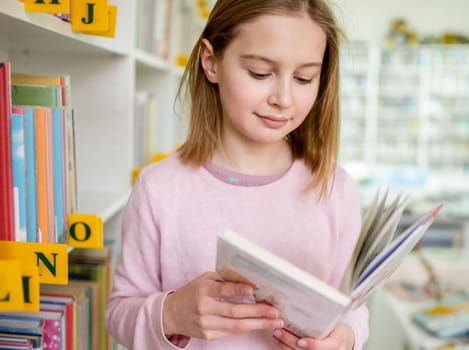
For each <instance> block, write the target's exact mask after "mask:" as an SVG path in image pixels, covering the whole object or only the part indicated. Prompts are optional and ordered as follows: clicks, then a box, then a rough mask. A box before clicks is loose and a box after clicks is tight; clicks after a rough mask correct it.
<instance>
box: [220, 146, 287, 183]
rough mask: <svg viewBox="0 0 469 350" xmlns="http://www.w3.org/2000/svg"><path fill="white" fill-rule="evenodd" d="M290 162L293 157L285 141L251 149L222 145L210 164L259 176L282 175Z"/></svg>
mask: <svg viewBox="0 0 469 350" xmlns="http://www.w3.org/2000/svg"><path fill="white" fill-rule="evenodd" d="M292 162H293V157H292V154H291V149H290V145H289V144H288V142H287V141H282V142H280V143H278V144H276V145H272V144H270V145H268V146H266V147H251V148H249V147H245V148H240V147H226V146H224V145H223V144H222V145H221V146H220V147H218V148H217V149H216V150H215V152H214V154H213V157H212V163H213V164H214V165H216V166H218V167H220V168H224V169H227V170H231V171H234V172H237V173H240V174H246V175H260V176H270V175H278V174H283V173H285V172H286V171H287V170H288V169H289V168H290V166H291V164H292Z"/></svg>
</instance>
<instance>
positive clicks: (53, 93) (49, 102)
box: [11, 84, 62, 107]
mask: <svg viewBox="0 0 469 350" xmlns="http://www.w3.org/2000/svg"><path fill="white" fill-rule="evenodd" d="M11 101H12V105H14V106H43V107H62V89H61V87H60V86H45V85H15V84H13V85H12V86H11Z"/></svg>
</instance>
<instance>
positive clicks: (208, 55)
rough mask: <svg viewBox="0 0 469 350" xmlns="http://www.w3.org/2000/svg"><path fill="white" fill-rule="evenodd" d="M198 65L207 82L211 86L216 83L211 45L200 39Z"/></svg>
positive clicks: (215, 65)
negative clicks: (200, 66)
mask: <svg viewBox="0 0 469 350" xmlns="http://www.w3.org/2000/svg"><path fill="white" fill-rule="evenodd" d="M200 63H201V64H202V69H203V70H204V73H205V76H206V77H207V80H208V81H209V82H211V83H213V84H216V83H218V77H217V69H216V68H217V63H216V59H215V54H214V53H213V46H212V44H211V43H210V41H208V40H207V39H202V42H201V44H200Z"/></svg>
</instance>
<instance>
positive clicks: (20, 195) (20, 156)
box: [11, 108, 27, 242]
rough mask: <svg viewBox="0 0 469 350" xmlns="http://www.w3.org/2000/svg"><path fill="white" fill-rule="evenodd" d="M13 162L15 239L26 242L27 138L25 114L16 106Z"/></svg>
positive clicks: (12, 117) (12, 127) (12, 137)
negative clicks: (25, 133)
mask: <svg viewBox="0 0 469 350" xmlns="http://www.w3.org/2000/svg"><path fill="white" fill-rule="evenodd" d="M11 163H12V164H11V167H12V173H13V189H14V190H13V193H14V195H13V197H14V203H15V210H14V212H15V240H16V241H19V242H26V240H27V238H26V215H27V214H26V173H25V139H24V123H23V114H22V110H21V109H18V108H14V109H13V114H12V115H11Z"/></svg>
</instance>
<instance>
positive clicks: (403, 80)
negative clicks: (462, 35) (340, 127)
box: [341, 44, 469, 175]
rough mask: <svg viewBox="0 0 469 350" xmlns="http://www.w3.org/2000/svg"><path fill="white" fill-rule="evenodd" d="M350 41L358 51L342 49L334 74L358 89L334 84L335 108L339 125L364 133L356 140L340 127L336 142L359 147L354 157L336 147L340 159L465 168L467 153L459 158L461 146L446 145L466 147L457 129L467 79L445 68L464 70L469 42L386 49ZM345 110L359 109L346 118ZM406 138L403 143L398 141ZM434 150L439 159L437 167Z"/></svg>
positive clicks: (464, 114) (468, 91) (468, 92)
mask: <svg viewBox="0 0 469 350" xmlns="http://www.w3.org/2000/svg"><path fill="white" fill-rule="evenodd" d="M357 47H358V48H359V50H356V49H354V47H353V44H350V45H347V46H345V47H343V50H346V52H345V53H343V57H346V58H347V59H345V60H342V65H344V66H343V67H342V70H341V72H342V76H341V79H343V81H344V82H360V84H361V88H360V89H358V88H357V87H355V86H354V84H342V85H341V86H342V91H341V93H342V100H341V108H342V113H343V115H342V117H343V120H344V121H346V122H347V123H346V124H345V122H344V125H347V128H349V129H352V130H355V132H356V133H358V134H359V135H363V136H364V137H362V138H361V139H357V138H356V137H354V136H353V135H351V134H350V133H345V132H344V133H342V138H341V143H342V145H343V147H351V145H352V144H354V146H355V148H356V149H365V150H367V152H366V154H365V155H364V156H362V158H359V157H356V156H354V155H352V154H348V153H345V152H343V153H342V154H341V161H342V162H343V163H354V164H357V163H360V162H361V163H362V164H367V165H368V166H370V167H371V168H380V167H382V166H386V165H391V164H394V166H395V167H399V166H407V165H412V166H414V167H415V168H418V169H421V170H424V171H426V172H427V173H428V174H429V175H431V174H432V173H433V172H439V171H442V170H445V169H446V170H447V171H448V172H454V171H458V172H459V173H462V174H464V173H467V172H468V171H469V153H467V152H466V155H465V156H464V151H461V152H458V154H457V156H456V157H453V155H454V152H453V149H455V150H459V149H464V150H465V149H467V148H469V140H468V139H467V138H464V134H462V132H464V131H465V130H466V129H467V130H469V112H468V111H467V109H468V108H466V107H467V106H465V105H464V101H465V100H468V99H469V79H467V78H466V77H464V76H461V75H455V74H452V75H451V74H448V73H447V71H448V68H450V69H451V71H452V72H456V71H461V72H466V71H467V67H466V62H467V60H469V45H457V46H456V45H455V46H452V45H446V46H445V45H422V46H420V47H416V48H410V49H405V48H396V49H389V48H382V47H379V46H376V45H369V46H364V45H363V44H358V45H357ZM364 52H365V53H366V54H364ZM356 61H359V62H360V65H361V66H363V65H366V67H367V70H366V71H363V72H362V74H361V75H356V74H350V73H349V72H350V70H351V69H352V68H353V67H354V64H356ZM354 62H355V63H354ZM344 96H346V97H347V98H344ZM353 96H355V99H353ZM357 100H359V101H361V103H357V102H356V101H357ZM351 110H354V111H357V112H358V111H360V112H361V113H362V114H363V116H364V117H363V118H362V119H361V120H359V119H354V118H350V115H349V113H348V112H349V111H351ZM455 121H457V126H456V128H457V129H455ZM354 122H355V125H353V124H354ZM459 130H461V132H458V131H459ZM393 140H396V141H397V142H393ZM434 140H445V141H446V142H445V144H444V147H445V148H444V149H441V150H440V151H439V152H436V151H435V150H434V149H433V148H434V146H433V145H432V144H433V143H434ZM406 141H407V142H408V143H409V145H412V148H411V149H409V147H407V146H405V145H406V143H405V142H406ZM466 145H467V146H468V147H466ZM447 149H451V152H448V151H447ZM358 156H359V155H358ZM435 156H436V157H441V156H443V158H444V159H441V161H440V162H439V166H438V168H437V165H438V164H435ZM458 168H459V170H458Z"/></svg>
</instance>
